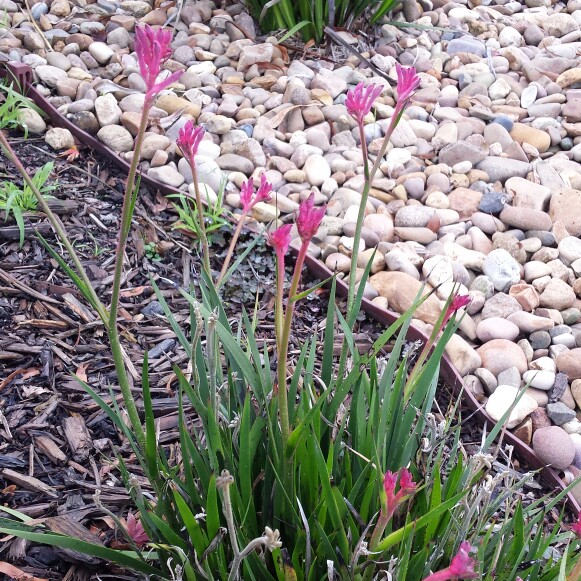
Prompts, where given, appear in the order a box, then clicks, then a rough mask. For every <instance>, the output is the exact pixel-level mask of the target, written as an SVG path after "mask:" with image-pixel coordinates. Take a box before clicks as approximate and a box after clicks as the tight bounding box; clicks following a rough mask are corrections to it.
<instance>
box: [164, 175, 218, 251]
mask: <svg viewBox="0 0 581 581" xmlns="http://www.w3.org/2000/svg"><path fill="white" fill-rule="evenodd" d="M200 187H201V188H203V187H204V186H203V184H202V185H201V186H200ZM168 197H169V198H177V199H178V200H179V203H177V204H174V208H175V210H176V212H177V213H178V216H179V220H178V221H177V222H176V223H175V224H174V226H173V227H174V228H178V229H180V230H186V231H188V232H191V233H192V234H194V235H195V237H196V238H199V237H200V223H199V218H198V209H197V208H196V204H195V200H193V198H192V196H191V195H189V194H174V195H170V196H168ZM223 202H224V188H220V191H219V192H218V197H217V199H216V201H215V202H211V201H209V200H208V205H207V206H206V211H205V212H204V224H205V226H206V234H207V236H208V238H209V239H210V240H211V235H212V233H214V234H215V233H216V232H218V231H219V230H220V229H222V228H223V227H224V226H227V225H228V224H229V222H228V220H227V219H226V218H225V214H226V210H225V208H224V203H223Z"/></svg>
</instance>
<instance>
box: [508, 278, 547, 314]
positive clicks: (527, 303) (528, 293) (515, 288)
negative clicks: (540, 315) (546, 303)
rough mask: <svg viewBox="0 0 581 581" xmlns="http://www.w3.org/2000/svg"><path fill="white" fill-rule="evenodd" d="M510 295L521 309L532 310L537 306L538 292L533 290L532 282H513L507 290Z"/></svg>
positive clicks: (538, 300)
mask: <svg viewBox="0 0 581 581" xmlns="http://www.w3.org/2000/svg"><path fill="white" fill-rule="evenodd" d="M508 294H509V295H510V296H511V297H514V298H515V299H516V300H517V301H518V303H519V305H520V306H521V307H522V308H523V311H527V312H529V313H530V312H532V311H533V309H536V308H537V307H538V306H539V303H540V299H539V293H538V292H537V291H536V290H535V287H533V285H532V284H525V283H519V284H513V285H512V286H511V287H510V290H509V291H508Z"/></svg>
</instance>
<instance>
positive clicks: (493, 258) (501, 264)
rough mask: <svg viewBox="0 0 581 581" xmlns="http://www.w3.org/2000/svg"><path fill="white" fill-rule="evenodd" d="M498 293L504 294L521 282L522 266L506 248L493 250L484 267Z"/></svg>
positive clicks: (483, 270) (483, 269)
mask: <svg viewBox="0 0 581 581" xmlns="http://www.w3.org/2000/svg"><path fill="white" fill-rule="evenodd" d="M482 272H483V273H484V274H485V275H486V276H487V277H488V278H490V280H492V283H493V284H494V288H495V289H496V290H497V291H501V292H504V291H506V290H508V289H509V288H510V287H511V286H512V285H513V284H516V283H517V282H518V281H519V280H520V265H519V263H518V262H517V261H516V260H515V259H514V258H513V257H512V256H511V255H510V254H509V252H508V251H507V250H505V249H504V248H497V249H496V250H493V251H492V252H491V253H490V254H489V255H488V256H487V257H486V258H485V259H484V264H483V265H482Z"/></svg>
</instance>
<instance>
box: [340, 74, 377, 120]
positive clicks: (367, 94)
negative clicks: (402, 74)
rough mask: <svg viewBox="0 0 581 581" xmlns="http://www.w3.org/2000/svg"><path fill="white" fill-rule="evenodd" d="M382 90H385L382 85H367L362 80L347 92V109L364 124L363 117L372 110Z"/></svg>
mask: <svg viewBox="0 0 581 581" xmlns="http://www.w3.org/2000/svg"><path fill="white" fill-rule="evenodd" d="M381 91H383V87H382V86H381V85H375V84H371V85H369V86H368V87H366V86H365V83H363V82H361V83H359V84H358V85H357V86H356V87H355V88H354V89H351V90H350V91H349V92H348V93H347V99H346V100H345V106H346V107H347V111H349V113H350V114H351V115H352V116H353V117H354V118H355V119H356V120H357V123H359V124H360V125H362V124H363V118H364V117H365V116H366V115H367V114H368V113H369V112H370V111H371V107H373V103H374V102H375V99H377V97H379V95H380V94H381Z"/></svg>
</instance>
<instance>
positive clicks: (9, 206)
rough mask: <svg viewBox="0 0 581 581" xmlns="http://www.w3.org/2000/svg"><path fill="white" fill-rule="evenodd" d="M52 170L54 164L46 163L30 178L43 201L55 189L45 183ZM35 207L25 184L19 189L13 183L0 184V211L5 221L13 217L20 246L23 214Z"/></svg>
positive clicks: (22, 231)
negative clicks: (18, 232)
mask: <svg viewBox="0 0 581 581" xmlns="http://www.w3.org/2000/svg"><path fill="white" fill-rule="evenodd" d="M53 168H54V163H52V162H49V163H46V164H44V165H43V166H42V167H41V168H40V169H39V170H38V171H37V172H36V173H35V174H34V175H33V176H32V182H33V183H34V185H35V186H36V188H37V189H38V190H39V191H40V192H41V193H42V195H43V196H44V198H45V199H48V198H50V197H51V196H49V195H48V193H49V192H52V191H53V190H54V189H55V188H56V187H57V186H56V184H48V183H47V182H48V179H49V178H50V175H51V173H52V170H53ZM37 207H38V200H37V198H36V196H35V195H34V192H33V191H32V189H31V188H30V186H29V185H28V184H27V183H24V184H23V186H22V187H20V186H18V185H16V184H15V183H14V182H13V181H2V182H0V210H2V211H4V213H5V220H8V218H10V216H11V215H12V216H14V219H15V220H16V224H17V225H18V229H19V231H20V246H22V245H23V244H24V231H25V225H24V213H25V212H33V211H35V210H36V209H37Z"/></svg>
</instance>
